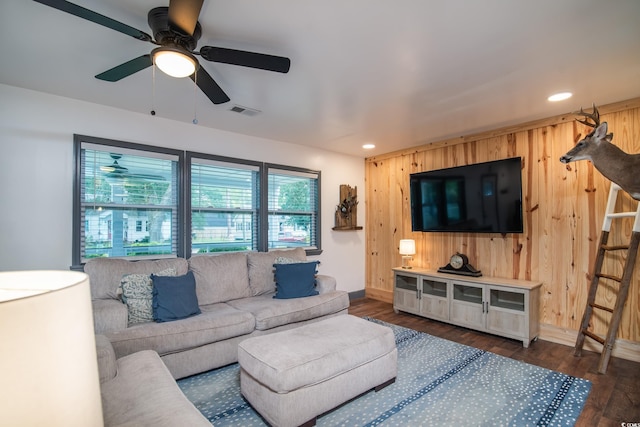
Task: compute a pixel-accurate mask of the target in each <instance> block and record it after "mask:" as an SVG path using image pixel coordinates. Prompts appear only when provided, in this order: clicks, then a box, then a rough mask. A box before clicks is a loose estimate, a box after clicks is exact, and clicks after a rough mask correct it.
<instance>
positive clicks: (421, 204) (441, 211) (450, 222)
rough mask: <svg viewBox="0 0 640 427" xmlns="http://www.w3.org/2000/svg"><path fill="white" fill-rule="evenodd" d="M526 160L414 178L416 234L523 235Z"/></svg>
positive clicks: (412, 218)
mask: <svg viewBox="0 0 640 427" xmlns="http://www.w3.org/2000/svg"><path fill="white" fill-rule="evenodd" d="M521 164H522V162H521V158H520V157H513V158H510V159H504V160H496V161H492V162H485V163H476V164H473V165H467V166H458V167H454V168H448V169H439V170H433V171H427V172H420V173H414V174H411V175H410V179H409V181H410V182H409V185H410V192H411V228H412V230H413V231H446V232H474V233H502V234H504V233H522V232H523V222H522V173H521V168H522V166H521Z"/></svg>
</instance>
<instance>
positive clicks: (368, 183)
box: [365, 98, 640, 357]
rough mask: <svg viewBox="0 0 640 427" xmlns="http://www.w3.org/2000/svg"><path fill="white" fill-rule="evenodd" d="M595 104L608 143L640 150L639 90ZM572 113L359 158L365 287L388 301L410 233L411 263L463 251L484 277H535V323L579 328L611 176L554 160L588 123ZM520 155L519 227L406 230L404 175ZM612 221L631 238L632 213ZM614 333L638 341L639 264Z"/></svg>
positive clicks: (610, 262) (623, 203) (608, 263)
mask: <svg viewBox="0 0 640 427" xmlns="http://www.w3.org/2000/svg"><path fill="white" fill-rule="evenodd" d="M585 107H587V106H585ZM598 109H599V110H600V113H601V120H602V121H607V122H608V123H609V130H610V131H611V132H613V133H614V137H613V143H614V144H616V145H617V146H618V147H620V148H621V149H623V150H624V151H626V152H628V153H640V98H636V99H632V100H628V101H623V102H618V103H615V104H609V105H602V106H598ZM574 118H575V116H573V115H571V114H566V115H562V116H556V117H552V118H548V119H544V120H538V121H535V122H530V123H525V124H523V125H520V126H511V127H508V128H503V129H498V130H495V131H490V132H484V133H482V134H478V135H471V136H466V137H463V138H456V139H454V140H447V141H440V142H436V143H434V144H429V145H423V146H420V147H416V148H413V149H408V150H402V151H398V152H394V153H388V154H384V155H381V156H375V157H370V158H367V159H365V195H366V197H365V217H366V221H365V230H366V261H365V262H366V272H365V292H366V295H367V296H369V297H371V298H375V299H380V300H383V301H387V302H391V301H392V299H393V272H392V270H391V269H392V268H393V267H396V266H398V265H400V263H401V258H400V255H399V254H398V245H399V241H400V239H414V240H415V241H416V252H417V253H416V255H415V256H414V260H413V265H414V266H415V267H420V268H426V269H437V268H438V267H441V266H443V265H445V264H446V263H447V260H448V258H449V256H450V255H451V254H453V253H455V252H456V251H460V252H463V253H465V254H467V255H468V256H469V259H470V261H471V263H472V264H473V265H474V266H475V267H476V268H478V269H479V270H482V272H483V273H484V274H485V275H487V276H496V277H507V278H513V279H523V280H539V281H541V282H542V293H541V301H540V313H539V315H540V316H539V317H540V322H541V324H542V325H549V326H552V327H555V328H558V329H560V330H567V331H577V330H578V328H579V324H580V321H581V318H582V313H583V310H584V306H585V303H586V298H587V288H588V283H589V277H590V274H591V271H592V269H593V263H594V261H595V255H596V249H597V244H598V240H599V236H600V228H601V226H602V219H603V215H604V211H605V208H606V201H607V196H608V191H609V186H610V181H608V180H607V179H606V178H604V177H603V176H602V175H601V174H600V173H599V172H598V171H597V170H596V169H594V167H593V165H592V164H591V163H590V162H587V161H581V162H576V163H570V164H568V165H564V164H562V163H560V161H559V158H560V156H561V155H563V154H564V153H566V152H567V151H568V150H569V149H570V148H571V147H573V145H574V144H575V142H576V141H577V140H578V139H580V137H581V136H582V135H585V133H587V132H589V131H590V128H587V127H586V126H584V125H582V124H580V123H577V122H576V121H575V120H573V119H574ZM517 156H519V157H522V160H523V161H522V180H523V217H524V222H525V226H524V233H522V234H506V235H501V234H472V233H421V232H415V233H414V232H412V231H411V217H410V199H409V191H408V185H409V174H411V173H414V172H421V171H426V170H434V169H441V168H446V167H453V166H460V165H466V164H471V163H479V162H484V161H490V160H497V159H503V158H508V157H517ZM633 173H640V172H638V171H633ZM636 203H637V202H636V201H634V200H633V199H632V198H631V197H630V196H628V195H627V194H626V193H625V194H623V195H622V197H619V201H618V208H617V210H618V211H621V210H624V211H632V210H635V208H636ZM614 227H615V229H614V228H612V231H611V233H610V243H612V244H616V243H623V242H628V239H629V236H630V234H631V227H632V219H630V218H628V219H625V220H622V221H620V222H618V223H617V224H614ZM638 262H640V261H638ZM622 265H623V263H622V260H621V259H620V258H619V255H612V256H608V257H607V259H606V260H605V265H604V267H605V269H608V270H605V269H603V272H611V273H613V274H616V273H618V274H620V273H621V269H622ZM611 286H614V285H611ZM600 288H601V289H602V292H600V294H599V297H598V298H599V302H600V303H602V304H603V305H609V306H612V304H613V302H612V301H613V292H612V291H611V288H607V287H606V286H601V287H600ZM593 322H594V324H593V329H594V331H595V332H596V333H598V334H601V335H604V333H605V331H606V321H604V320H603V318H602V317H600V318H598V317H596V318H595V319H594V321H593ZM574 338H575V337H574ZM618 338H620V339H623V340H626V341H629V342H631V343H632V344H634V345H635V344H640V266H638V268H636V270H635V272H634V275H633V278H632V284H631V289H630V292H629V297H628V300H627V304H626V307H625V310H624V313H623V318H622V322H621V325H620V328H619V330H618ZM587 341H590V340H587ZM570 345H573V343H570ZM633 349H635V347H633V346H632V350H633ZM635 350H637V349H635ZM621 357H622V356H621Z"/></svg>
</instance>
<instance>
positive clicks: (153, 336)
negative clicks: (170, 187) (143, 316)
mask: <svg viewBox="0 0 640 427" xmlns="http://www.w3.org/2000/svg"><path fill="white" fill-rule="evenodd" d="M295 261H298V262H304V261H307V259H306V254H305V251H304V250H303V249H302V248H297V249H292V250H276V251H270V252H236V253H223V254H219V255H196V256H193V257H191V258H190V259H188V260H187V259H184V258H171V259H160V260H155V261H136V262H132V261H127V260H122V259H108V258H98V259H92V260H89V261H88V262H87V263H86V264H85V267H84V271H85V272H86V273H87V274H88V275H89V277H90V282H91V296H92V302H93V310H94V326H95V331H96V334H101V335H104V336H106V337H107V338H108V340H109V341H110V342H111V345H112V346H113V348H114V351H115V356H116V358H122V357H124V356H127V355H130V354H133V353H136V352H139V351H143V350H154V351H155V352H157V353H158V355H159V356H160V358H161V359H162V361H163V362H164V364H165V365H166V366H167V368H168V369H169V371H170V372H171V375H172V376H173V377H174V378H175V379H179V378H183V377H187V376H190V375H193V374H197V373H200V372H205V371H208V370H211V369H214V368H218V367H221V366H224V365H228V364H230V363H234V362H236V361H237V358H238V343H239V342H241V341H242V340H244V339H246V338H248V337H252V336H257V335H264V334H268V333H272V332H276V331H281V330H285V329H289V328H293V327H296V326H300V325H303V324H305V323H310V322H316V321H319V320H321V319H325V318H328V317H331V316H336V315H340V314H346V313H347V309H348V307H349V296H348V293H347V292H345V291H340V290H336V281H335V279H334V278H333V277H331V276H327V275H322V274H318V275H316V277H315V283H316V285H315V288H314V292H312V293H317V295H313V296H307V297H301V298H285V299H279V298H274V295H275V294H276V293H277V291H278V289H277V288H276V283H275V280H274V269H275V268H274V264H277V265H279V264H280V263H293V262H295ZM282 271H284V267H283V268H282ZM188 273H192V274H193V277H194V278H195V296H196V297H197V306H198V308H199V310H198V311H199V312H200V313H199V314H196V315H193V316H189V317H186V318H182V319H180V320H174V321H166V322H160V323H158V322H154V321H139V322H137V323H132V322H131V318H132V314H133V315H135V314H136V313H135V312H134V307H132V304H128V303H124V302H123V299H124V300H125V301H129V302H130V301H133V300H135V298H134V297H136V296H137V295H135V294H134V295H133V297H132V296H131V295H130V296H129V299H127V298H126V293H127V292H126V287H124V288H123V286H124V285H126V283H125V282H126V281H127V280H128V279H129V278H134V279H140V277H141V276H142V277H143V278H144V277H145V276H146V277H148V276H149V275H151V274H156V275H161V274H165V275H167V274H168V275H170V276H179V277H186V275H187V274H188ZM180 289H182V288H180ZM133 317H135V316H133Z"/></svg>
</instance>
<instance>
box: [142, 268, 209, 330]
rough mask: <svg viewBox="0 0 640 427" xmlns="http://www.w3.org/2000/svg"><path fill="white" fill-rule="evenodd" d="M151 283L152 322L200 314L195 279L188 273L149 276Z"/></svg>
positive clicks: (191, 273)
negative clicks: (173, 275) (171, 275)
mask: <svg viewBox="0 0 640 427" xmlns="http://www.w3.org/2000/svg"><path fill="white" fill-rule="evenodd" d="M151 280H152V281H153V320H155V321H156V322H170V321H172V320H178V319H184V318H186V317H190V316H195V315H196V314H200V307H198V297H197V296H196V279H195V277H194V276H193V272H192V271H189V272H188V273H187V274H185V275H184V276H175V277H170V276H156V275H155V274H152V275H151Z"/></svg>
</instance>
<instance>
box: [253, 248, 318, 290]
mask: <svg viewBox="0 0 640 427" xmlns="http://www.w3.org/2000/svg"><path fill="white" fill-rule="evenodd" d="M278 257H285V258H290V259H297V260H299V261H306V260H307V254H306V252H305V251H304V249H303V248H295V249H278V250H275V251H269V252H248V253H247V265H248V267H249V286H250V287H251V292H252V295H263V294H267V293H273V292H275V290H276V282H275V280H274V268H273V264H275V263H276V258H278Z"/></svg>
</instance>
